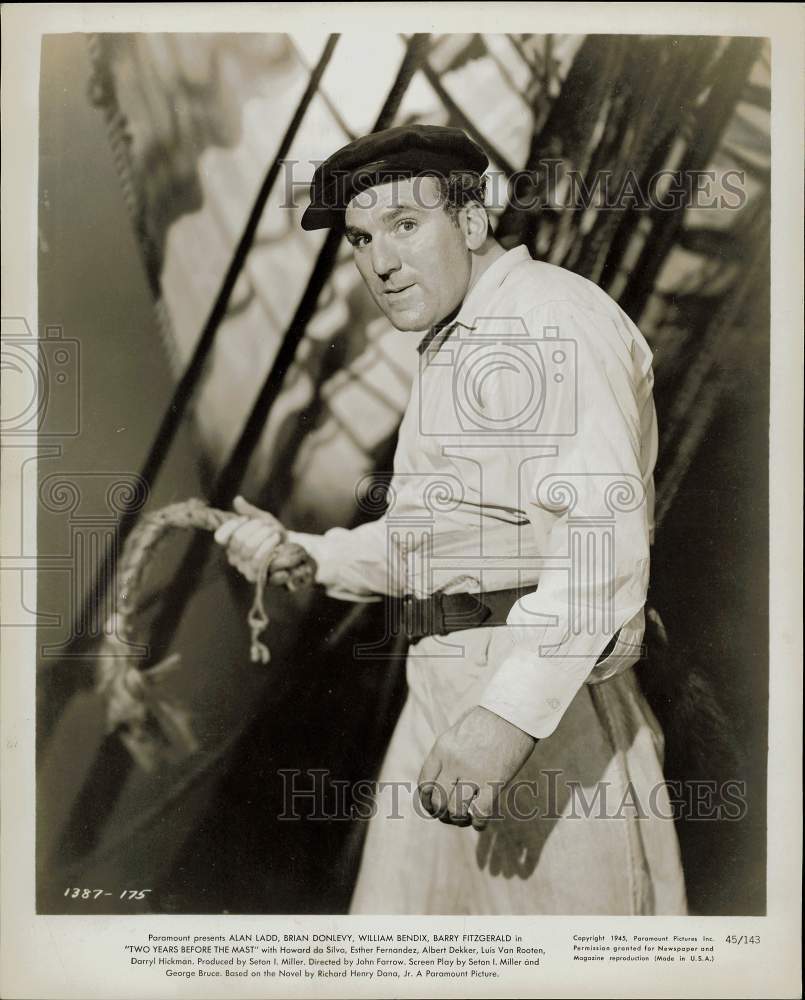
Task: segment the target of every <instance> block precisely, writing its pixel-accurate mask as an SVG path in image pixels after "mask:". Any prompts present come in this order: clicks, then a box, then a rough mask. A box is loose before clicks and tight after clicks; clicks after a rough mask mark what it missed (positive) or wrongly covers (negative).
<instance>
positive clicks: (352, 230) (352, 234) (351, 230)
mask: <svg viewBox="0 0 805 1000" xmlns="http://www.w3.org/2000/svg"><path fill="white" fill-rule="evenodd" d="M344 235H345V236H346V238H347V239H348V240H351V239H355V238H356V237H358V236H368V235H369V234H368V233H367V232H366V230H364V229H358V227H357V226H345V227H344Z"/></svg>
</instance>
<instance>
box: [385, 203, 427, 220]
mask: <svg viewBox="0 0 805 1000" xmlns="http://www.w3.org/2000/svg"><path fill="white" fill-rule="evenodd" d="M419 211H420V206H419V205H397V206H396V207H395V208H387V209H386V210H385V212H382V213H381V215H380V218H381V219H382V220H383V221H384V222H390V221H393V220H394V219H396V218H397V217H398V216H399V215H407V214H409V213H410V212H419Z"/></svg>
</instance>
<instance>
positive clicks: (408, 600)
mask: <svg viewBox="0 0 805 1000" xmlns="http://www.w3.org/2000/svg"><path fill="white" fill-rule="evenodd" d="M415 600H416V598H415V597H414V595H413V594H403V599H402V613H401V618H402V621H401V625H402V630H403V633H404V635H405V638H406V639H407V640H408V641H409V642H413V641H414V601H415Z"/></svg>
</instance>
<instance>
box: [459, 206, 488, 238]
mask: <svg viewBox="0 0 805 1000" xmlns="http://www.w3.org/2000/svg"><path fill="white" fill-rule="evenodd" d="M459 218H460V219H461V228H462V230H463V231H464V240H465V242H466V244H467V249H468V250H480V248H481V247H482V246H483V245H484V242H485V241H486V237H487V236H488V234H489V216H488V215H487V214H486V209H485V208H484V206H483V205H479V204H478V202H477V201H470V202H468V203H467V204H466V205H462V207H461V214H460V216H459Z"/></svg>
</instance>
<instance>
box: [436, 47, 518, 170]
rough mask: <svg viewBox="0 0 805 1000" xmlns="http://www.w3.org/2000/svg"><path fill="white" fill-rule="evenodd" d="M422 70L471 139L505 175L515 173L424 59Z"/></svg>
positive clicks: (440, 98) (504, 157) (512, 166)
mask: <svg viewBox="0 0 805 1000" xmlns="http://www.w3.org/2000/svg"><path fill="white" fill-rule="evenodd" d="M422 72H423V74H424V76H425V79H426V80H427V81H428V83H429V84H430V85H431V87H432V88H433V89H434V90H435V91H436V96H437V97H438V98H439V100H440V101H441V102H442V104H443V105H444V106H445V108H446V109H447V111H448V112H449V113H450V114H451V115H452V116H453V117H454V118H456V119H458V121H460V122H461V124H462V126H463V128H465V129H466V130H467V131H468V132H469V133H470V135H471V136H472V138H473V139H475V141H476V142H477V143H479V144H480V145H481V146H482V147H483V149H485V150H486V152H487V153H489V156H490V158H491V159H492V160H494V162H495V163H497V164H498V166H499V167H502V168H503V172H504V173H505V174H506V176H507V177H511V176H512V175H513V174H515V173H516V170H515V168H514V165H513V164H512V163H510V162H509V160H508V159H507V158H506V156H504V154H503V153H501V151H500V150H499V149H498V148H497V147H496V146H494V145H493V144H492V142H491V141H490V140H489V139H488V138H487V137H486V136H485V135H484V134H483V132H481V130H480V129H479V128H478V127H477V126H476V125H474V124H473V123H472V122H471V121H470V119H469V118H468V117H467V115H466V113H465V112H464V111H462V110H461V108H460V107H459V106H458V104H456V102H455V101H454V100H453V98H452V97H451V96H450V94H449V93H448V92H447V90H446V88H445V86H444V84H443V83H442V81H441V79H440V78H439V74H438V73H437V72H436V70H435V69H434V68H433V67H432V66H431V65H430V64H429V63H428V61H427V60H425V61H424V62H423V64H422Z"/></svg>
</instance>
